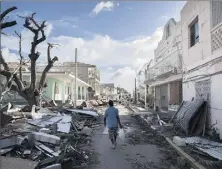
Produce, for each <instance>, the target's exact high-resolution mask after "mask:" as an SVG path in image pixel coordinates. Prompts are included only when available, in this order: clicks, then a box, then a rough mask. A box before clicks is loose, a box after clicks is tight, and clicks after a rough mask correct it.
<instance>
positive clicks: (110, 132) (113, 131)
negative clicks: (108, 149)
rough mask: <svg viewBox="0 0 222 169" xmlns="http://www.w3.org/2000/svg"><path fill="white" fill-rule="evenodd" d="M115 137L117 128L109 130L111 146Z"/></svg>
mask: <svg viewBox="0 0 222 169" xmlns="http://www.w3.org/2000/svg"><path fill="white" fill-rule="evenodd" d="M117 135H118V127H112V128H109V138H110V140H111V142H112V143H113V144H114V143H115V142H116V138H117Z"/></svg>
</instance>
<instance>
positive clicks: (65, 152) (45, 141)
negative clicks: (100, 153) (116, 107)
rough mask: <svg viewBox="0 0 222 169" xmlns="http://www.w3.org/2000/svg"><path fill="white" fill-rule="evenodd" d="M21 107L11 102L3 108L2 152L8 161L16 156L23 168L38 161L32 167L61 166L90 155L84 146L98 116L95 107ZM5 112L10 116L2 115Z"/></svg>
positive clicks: (88, 140) (36, 168)
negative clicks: (28, 108)
mask: <svg viewBox="0 0 222 169" xmlns="http://www.w3.org/2000/svg"><path fill="white" fill-rule="evenodd" d="M21 109H22V110H25V108H22V107H21V108H12V106H11V104H8V105H7V106H5V107H4V108H3V109H1V119H4V122H2V123H1V124H4V125H3V128H2V129H1V137H0V154H1V156H2V157H3V156H7V158H5V159H4V160H5V161H8V159H11V160H12V161H14V159H15V163H18V165H17V166H19V168H24V169H25V166H24V165H27V166H29V164H31V165H33V164H34V165H35V166H34V167H31V166H30V167H28V168H30V169H32V168H33V169H43V168H45V169H61V168H62V167H63V165H66V163H70V162H71V163H72V166H75V165H77V166H79V165H81V164H82V163H83V164H84V163H85V162H86V161H87V160H88V159H89V158H90V154H87V153H86V152H85V151H82V150H81V147H82V145H88V144H89V143H90V139H89V136H90V135H91V134H92V128H91V127H92V126H93V125H95V123H93V122H94V121H95V120H96V118H97V117H99V115H98V114H97V113H96V112H95V111H91V110H79V109H75V108H71V109H70V108H69V109H68V108H63V109H61V110H60V111H55V112H53V111H51V110H50V109H49V108H40V109H38V108H37V107H36V106H33V107H32V110H31V111H29V112H23V111H21ZM64 110H65V111H64ZM6 116H7V118H8V117H10V118H9V120H6V119H5V118H3V117H6ZM24 159H26V160H25V161H23V160H24ZM13 165H14V164H13ZM3 168H4V167H3ZM11 168H16V167H11Z"/></svg>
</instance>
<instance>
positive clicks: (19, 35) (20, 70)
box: [15, 31, 24, 81]
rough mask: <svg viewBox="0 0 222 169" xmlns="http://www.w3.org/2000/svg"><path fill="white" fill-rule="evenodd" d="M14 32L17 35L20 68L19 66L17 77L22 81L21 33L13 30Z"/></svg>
mask: <svg viewBox="0 0 222 169" xmlns="http://www.w3.org/2000/svg"><path fill="white" fill-rule="evenodd" d="M15 34H16V35H17V36H18V37H19V56H20V68H19V78H20V79H21V81H23V80H22V79H23V78H22V63H23V58H24V57H23V56H22V35H21V34H18V33H17V32H16V31H15Z"/></svg>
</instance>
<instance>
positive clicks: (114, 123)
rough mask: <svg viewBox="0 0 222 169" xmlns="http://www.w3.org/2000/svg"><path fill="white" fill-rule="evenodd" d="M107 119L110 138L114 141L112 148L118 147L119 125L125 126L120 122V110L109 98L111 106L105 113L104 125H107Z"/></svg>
mask: <svg viewBox="0 0 222 169" xmlns="http://www.w3.org/2000/svg"><path fill="white" fill-rule="evenodd" d="M106 121H107V123H108V125H107V127H108V131H109V138H110V140H111V143H112V148H113V149H115V148H116V144H117V142H116V139H117V135H118V125H119V127H120V128H121V129H122V128H123V126H122V124H121V122H120V118H119V110H118V109H117V108H115V107H114V106H113V101H112V100H109V108H107V109H106V111H105V115H104V126H105V127H106Z"/></svg>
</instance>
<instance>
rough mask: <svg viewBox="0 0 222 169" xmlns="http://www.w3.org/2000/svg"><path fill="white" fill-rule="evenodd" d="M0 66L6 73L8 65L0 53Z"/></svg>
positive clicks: (0, 52)
mask: <svg viewBox="0 0 222 169" xmlns="http://www.w3.org/2000/svg"><path fill="white" fill-rule="evenodd" d="M0 64H2V65H3V67H4V69H5V70H6V71H9V67H8V64H7V63H6V61H5V59H4V58H3V56H2V51H0Z"/></svg>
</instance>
